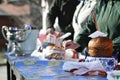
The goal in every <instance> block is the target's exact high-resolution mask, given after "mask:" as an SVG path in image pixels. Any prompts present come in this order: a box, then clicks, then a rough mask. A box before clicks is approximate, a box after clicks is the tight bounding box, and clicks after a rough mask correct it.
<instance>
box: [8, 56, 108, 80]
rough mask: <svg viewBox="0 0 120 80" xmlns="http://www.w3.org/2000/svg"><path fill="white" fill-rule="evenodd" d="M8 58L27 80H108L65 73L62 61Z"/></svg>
mask: <svg viewBox="0 0 120 80" xmlns="http://www.w3.org/2000/svg"><path fill="white" fill-rule="evenodd" d="M8 58H9V61H10V63H11V64H12V65H13V67H14V68H15V69H16V70H17V71H18V72H19V74H20V75H21V76H22V77H23V78H24V79H25V80H107V79H106V78H102V77H98V76H92V77H90V76H75V75H73V74H71V73H69V72H66V71H63V70H62V66H63V64H64V61H62V60H40V59H38V58H35V57H30V56H22V57H16V56H8Z"/></svg>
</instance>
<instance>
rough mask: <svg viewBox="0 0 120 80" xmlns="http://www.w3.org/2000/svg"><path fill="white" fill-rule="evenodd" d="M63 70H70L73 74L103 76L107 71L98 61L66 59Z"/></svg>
mask: <svg viewBox="0 0 120 80" xmlns="http://www.w3.org/2000/svg"><path fill="white" fill-rule="evenodd" d="M63 70H64V71H68V72H72V73H73V74H75V75H88V76H93V75H100V76H103V77H106V76H107V73H106V71H105V69H104V67H103V66H102V64H101V63H100V62H99V61H93V62H73V61H68V62H65V63H64V65H63Z"/></svg>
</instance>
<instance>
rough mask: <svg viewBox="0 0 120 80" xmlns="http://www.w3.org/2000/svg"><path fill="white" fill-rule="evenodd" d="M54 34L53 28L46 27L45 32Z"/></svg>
mask: <svg viewBox="0 0 120 80" xmlns="http://www.w3.org/2000/svg"><path fill="white" fill-rule="evenodd" d="M49 33H50V34H54V29H53V28H48V29H47V31H46V34H49Z"/></svg>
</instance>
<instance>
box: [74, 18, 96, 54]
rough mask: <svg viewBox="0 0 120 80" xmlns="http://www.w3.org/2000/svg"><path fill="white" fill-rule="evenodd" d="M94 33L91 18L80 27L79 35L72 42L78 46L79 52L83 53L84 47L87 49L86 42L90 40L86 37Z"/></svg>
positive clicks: (94, 29)
mask: <svg viewBox="0 0 120 80" xmlns="http://www.w3.org/2000/svg"><path fill="white" fill-rule="evenodd" d="M95 31H96V28H95V24H94V23H93V17H91V18H90V19H88V21H87V23H86V24H85V25H84V26H82V28H81V30H80V32H79V34H78V35H77V38H76V39H75V41H74V42H76V43H79V44H80V49H81V50H80V52H81V51H83V49H84V48H85V47H87V45H88V42H89V40H90V39H91V38H90V37H88V36H89V35H90V34H91V33H93V32H95ZM78 51H79V50H78Z"/></svg>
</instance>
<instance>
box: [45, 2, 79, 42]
mask: <svg viewBox="0 0 120 80" xmlns="http://www.w3.org/2000/svg"><path fill="white" fill-rule="evenodd" d="M79 3H80V1H79V0H54V1H53V3H52V4H51V6H50V9H49V12H48V14H47V16H46V28H47V30H53V31H54V30H55V28H54V24H55V20H56V18H58V25H59V27H60V32H62V33H67V32H71V33H72V35H71V36H70V37H68V38H67V39H71V40H72V39H73V35H74V30H73V27H72V19H73V14H74V11H75V9H76V6H77V5H78V4H79Z"/></svg>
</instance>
